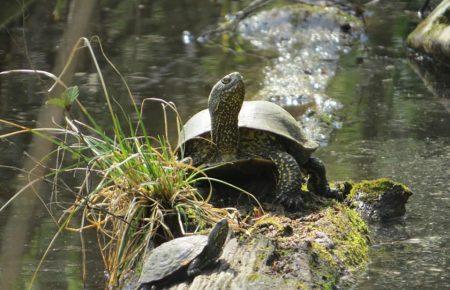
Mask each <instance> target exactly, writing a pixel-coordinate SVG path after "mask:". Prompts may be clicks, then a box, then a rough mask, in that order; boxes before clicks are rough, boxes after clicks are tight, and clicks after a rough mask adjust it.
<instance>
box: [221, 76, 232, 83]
mask: <svg viewBox="0 0 450 290" xmlns="http://www.w3.org/2000/svg"><path fill="white" fill-rule="evenodd" d="M230 82H231V78H230V77H228V76H227V77H224V78H223V79H222V83H223V84H225V85H226V84H228V83H230Z"/></svg>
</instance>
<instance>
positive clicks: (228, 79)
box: [208, 72, 245, 161]
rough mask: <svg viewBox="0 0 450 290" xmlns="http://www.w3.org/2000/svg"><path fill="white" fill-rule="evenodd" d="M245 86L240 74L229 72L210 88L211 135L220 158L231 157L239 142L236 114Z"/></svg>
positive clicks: (234, 154) (241, 102) (234, 153)
mask: <svg viewBox="0 0 450 290" xmlns="http://www.w3.org/2000/svg"><path fill="white" fill-rule="evenodd" d="M244 96H245V86H244V81H243V78H242V75H241V74H240V73H238V72H233V73H230V74H228V75H226V76H224V77H223V78H222V79H221V80H219V81H218V82H217V83H216V84H215V85H214V87H213V88H212V90H211V93H210V94H209V99H208V109H209V114H210V116H211V137H212V141H213V143H215V144H216V146H217V149H218V153H219V157H221V159H222V160H225V161H229V160H227V159H233V157H235V156H236V153H237V149H238V144H239V122H238V116H239V111H240V110H241V107H242V104H243V103H244Z"/></svg>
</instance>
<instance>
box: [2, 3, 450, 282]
mask: <svg viewBox="0 0 450 290" xmlns="http://www.w3.org/2000/svg"><path fill="white" fill-rule="evenodd" d="M62 2H64V3H66V4H67V3H69V2H66V1H62ZM72 2H74V3H76V2H77V1H72ZM72 2H70V3H71V4H67V5H66V6H63V7H62V8H61V9H62V10H63V11H66V12H70V13H69V14H68V15H69V16H70V17H67V16H64V15H67V13H63V14H62V15H63V18H62V19H61V21H59V22H55V21H54V20H53V19H52V17H51V15H52V12H53V9H54V5H55V4H54V1H50V0H45V1H39V4H38V3H33V4H31V5H29V6H28V8H27V9H28V10H27V15H28V17H27V18H26V20H25V28H23V27H22V25H21V20H20V19H19V20H17V22H12V23H10V24H9V25H8V26H7V28H3V29H2V30H0V40H1V41H0V70H6V69H15V68H29V67H30V63H31V64H32V65H33V67H36V68H39V69H44V70H49V71H52V70H54V71H57V70H58V69H57V67H58V66H60V65H61V61H62V60H61V59H60V57H62V54H64V49H63V47H64V44H62V43H60V39H61V37H62V35H68V34H70V31H71V30H73V29H76V28H77V27H78V26H79V25H82V23H83V22H85V23H84V24H86V27H85V28H84V29H85V31H86V32H83V34H84V35H94V34H98V35H100V37H101V39H102V40H103V42H104V44H105V47H106V49H107V53H108V55H109V56H111V58H112V61H113V62H114V64H116V65H117V66H118V68H119V69H120V71H121V72H123V74H124V75H125V77H126V79H127V80H128V81H129V83H130V85H131V87H132V88H133V91H134V94H135V96H136V98H137V100H138V102H142V101H143V99H144V98H146V97H159V98H163V99H165V100H168V101H173V102H175V103H176V104H177V106H178V108H179V110H180V113H181V115H182V117H183V119H184V120H186V118H187V117H189V116H191V115H192V114H194V113H196V112H197V111H199V110H200V109H203V108H204V107H205V106H206V102H207V98H206V96H207V95H208V93H209V90H210V88H211V85H212V84H213V83H214V82H215V81H216V80H217V79H219V78H220V77H221V76H223V75H224V74H225V73H227V72H230V71H240V72H242V73H243V74H244V75H245V76H246V84H247V87H248V93H249V95H253V94H254V93H255V92H257V91H258V90H259V86H260V84H259V80H260V79H261V71H263V67H264V66H265V65H267V64H268V63H269V61H268V57H267V56H265V55H262V53H261V52H259V51H257V50H255V49H254V48H252V47H251V46H249V45H248V43H246V42H244V41H242V40H241V39H239V37H238V38H237V39H230V38H228V37H222V38H220V39H219V40H218V41H217V42H213V43H210V44H207V45H205V46H199V45H197V44H196V43H195V42H192V40H191V39H190V38H189V35H190V34H189V33H187V32H184V31H189V32H190V33H193V34H194V35H195V34H198V33H199V32H201V31H203V30H204V29H205V28H207V27H210V26H212V25H214V24H215V23H217V21H218V19H220V18H221V17H223V16H224V15H225V14H227V13H229V12H233V11H237V10H239V9H240V7H243V6H244V5H245V3H242V2H238V1H223V2H220V3H219V2H216V1H187V0H177V1H164V0H159V1H140V2H138V1H103V2H102V5H101V6H98V5H97V6H96V7H95V8H93V7H92V13H93V14H92V17H87V16H86V15H87V14H83V15H85V17H84V18H82V20H80V21H78V22H77V25H74V24H73V23H72V22H71V19H72V20H73V19H74V18H73V17H75V15H76V13H77V12H78V13H81V12H82V10H79V11H76V9H88V7H83V8H77V5H73V3H72ZM89 2H91V1H89ZM420 2H421V1H406V0H405V1H398V0H397V1H381V2H380V3H379V4H378V6H376V7H375V8H373V14H372V15H371V16H369V17H368V18H367V23H368V40H367V42H366V43H365V48H364V49H359V50H355V51H354V52H351V53H349V54H345V55H343V58H342V61H341V65H340V69H339V71H338V73H337V75H336V76H335V78H334V80H333V81H332V82H331V83H330V85H329V88H328V92H327V93H328V95H329V96H331V97H332V98H335V99H337V100H338V101H340V102H341V103H342V104H343V105H344V109H342V110H341V114H342V118H343V126H342V129H340V130H337V131H336V132H335V134H334V135H333V137H332V139H331V140H330V145H329V146H327V147H325V148H322V149H321V151H320V152H319V155H321V157H322V158H323V159H324V161H325V162H326V164H327V165H328V168H329V175H330V177H331V179H348V178H353V179H356V180H357V179H364V178H376V177H381V176H389V177H392V178H394V179H396V180H399V181H402V182H405V183H407V184H408V185H410V186H411V188H412V190H413V191H414V192H415V195H413V196H412V198H411V199H410V203H409V205H408V214H407V216H406V217H405V218H404V219H403V220H402V221H399V222H394V223H393V224H391V225H389V226H384V227H383V226H382V227H379V228H377V229H376V232H375V236H374V246H373V248H372V257H371V259H372V262H371V264H370V266H369V269H368V271H367V273H366V274H365V275H364V276H362V277H361V278H360V281H359V283H358V284H357V286H355V287H356V288H360V289H385V288H391V289H397V288H407V289H414V288H415V289H421V288H423V286H424V285H426V286H429V287H430V288H431V287H434V288H441V289H442V288H445V287H449V286H450V285H449V284H448V283H449V281H450V277H449V274H448V273H450V271H449V270H450V269H449V260H448V259H449V258H448V257H449V249H450V248H449V246H448V245H449V240H450V238H449V236H448V234H446V233H447V229H448V227H449V226H450V224H449V221H448V220H449V219H448V212H449V207H450V201H449V196H448V195H449V192H448V188H449V186H450V183H449V175H450V172H449V169H448V164H450V162H449V161H450V153H449V152H450V128H449V124H450V117H449V113H448V109H446V107H445V104H448V96H444V95H442V93H441V92H448V91H449V88H448V87H444V88H441V87H440V88H439V89H438V90H435V92H434V93H430V91H429V90H428V89H427V86H430V84H428V83H427V85H426V86H425V85H424V84H423V82H422V80H421V77H419V76H418V74H416V72H415V70H414V69H413V67H414V66H413V65H411V64H410V63H409V60H408V58H407V55H406V50H405V42H404V39H405V37H406V35H407V33H408V32H409V31H411V30H412V29H413V27H414V25H415V23H413V22H412V21H411V20H412V17H411V13H407V12H405V10H409V11H415V10H416V9H418V7H420V5H421V3H420ZM92 3H94V2H92ZM88 6H89V5H88ZM392 11H395V12H396V13H392ZM175 16H176V17H175ZM72 26H74V27H72ZM23 35H25V36H26V42H25V41H24V39H23ZM183 35H185V36H186V37H187V38H185V39H183ZM72 37H73V38H72V39H75V38H77V37H78V36H75V35H73V36H72ZM25 47H26V48H27V49H28V50H27V53H25ZM361 59H362V60H363V61H362V63H361ZM103 65H104V63H103ZM105 70H106V71H105V75H106V79H107V80H110V81H109V84H108V85H109V86H110V87H111V89H112V94H113V95H114V96H115V97H116V98H117V99H118V100H119V101H120V102H122V103H124V104H126V102H127V100H126V98H127V97H126V93H125V91H124V90H123V88H122V87H121V85H120V82H119V79H118V78H117V77H116V76H114V75H113V73H112V71H109V70H107V69H105ZM430 82H431V83H432V82H433V80H431V81H430ZM434 82H435V81H434ZM73 83H76V84H78V85H80V88H81V96H82V100H83V102H84V104H85V105H86V106H87V107H89V108H90V109H91V111H92V112H93V113H94V114H97V116H98V118H99V120H100V122H101V123H103V124H105V125H106V124H108V122H109V120H106V119H104V120H101V118H102V117H101V116H102V113H104V106H105V105H104V99H103V96H102V94H101V92H100V91H99V87H98V78H97V75H96V74H95V73H94V70H93V67H92V64H91V63H90V62H89V61H88V60H87V59H78V60H77V64H76V72H75V73H74V75H73ZM47 88H48V82H47V81H45V80H42V79H39V78H35V77H13V78H12V77H11V78H8V79H6V78H0V117H1V118H5V119H8V120H14V121H18V122H21V123H23V124H25V125H29V126H35V125H36V123H42V119H41V118H40V117H39V116H40V114H42V113H41V112H42V111H41V110H43V109H41V108H44V107H42V104H43V100H44V99H45V97H46V95H45V94H44V93H43V92H44V91H45V90H46V89H47ZM447 108H448V107H447ZM125 109H126V110H127V108H126V107H125ZM145 112H146V113H145V117H146V122H148V123H149V124H151V125H152V126H148V127H152V128H154V132H153V133H161V132H162V129H163V128H162V122H161V120H162V113H161V111H160V109H159V108H158V107H157V106H151V105H146V110H145ZM47 115H49V114H47ZM103 118H104V117H103ZM36 120H37V121H36ZM7 130H8V129H7V128H4V127H1V126H0V133H4V132H7ZM171 130H172V131H171V132H172V133H173V132H174V130H175V128H174V126H173V128H171ZM10 141H11V142H13V143H8V142H3V141H2V142H1V143H0V164H5V165H10V166H19V167H23V166H24V163H27V162H29V161H26V160H27V158H26V157H24V151H25V150H27V151H28V152H29V153H30V154H35V153H33V152H34V151H33V150H38V149H42V148H43V146H41V145H36V143H34V142H35V141H34V140H32V139H31V138H30V137H26V136H21V137H15V138H13V139H11V140H10ZM44 148H45V146H44ZM25 167H26V166H25ZM19 179H20V176H17V173H15V172H11V171H9V170H4V169H0V190H1V191H0V201H1V202H2V203H3V202H4V201H6V200H7V199H8V198H9V197H10V196H11V194H12V193H13V192H15V191H16V190H17V189H18V188H20V186H21V184H20V182H19V181H18V180H19ZM43 186H45V185H43ZM42 191H43V192H44V194H45V192H46V189H42ZM47 198H48V197H47ZM32 199H35V197H34V195H33V193H31V192H30V193H29V194H27V195H26V196H24V200H25V201H26V202H30V200H32ZM44 199H45V197H44ZM32 203H34V204H35V205H33V206H32V207H30V208H29V211H27V213H26V214H23V212H20V211H19V210H17V211H15V210H14V207H11V208H10V209H8V210H7V211H6V212H4V213H2V214H1V215H0V232H1V233H2V237H1V241H0V242H1V247H2V251H3V252H2V253H3V254H2V261H0V279H1V280H0V281H1V282H2V283H7V284H6V285H7V287H11V288H13V289H23V288H24V285H26V284H27V283H28V282H29V281H30V278H31V275H32V274H33V271H34V269H35V268H36V266H37V264H38V261H39V259H40V257H41V256H42V253H43V251H44V250H45V248H46V247H47V245H48V243H49V242H50V239H51V237H52V236H53V234H54V233H55V232H56V230H57V229H56V227H55V226H54V224H53V222H52V221H51V219H50V217H49V216H48V214H47V213H46V212H45V211H44V209H43V208H42V206H39V205H36V204H37V201H34V202H32ZM15 207H17V208H19V205H16V206H15ZM33 208H34V209H33ZM14 218H16V219H17V221H15V222H11V220H14ZM8 228H9V229H11V230H8ZM8 231H11V232H9V233H8ZM92 234H94V233H92ZM87 241H88V243H90V244H87V245H86V248H87V249H88V250H89V251H90V252H89V253H87V257H88V260H87V270H88V271H90V273H89V275H87V281H86V282H87V284H86V285H85V286H86V287H87V288H89V289H97V288H99V289H101V288H103V285H104V284H103V279H102V272H101V269H102V262H101V259H100V258H98V257H97V256H96V255H95V253H96V249H95V244H96V243H95V238H94V237H92V239H89V238H88V239H87ZM8 245H13V246H15V247H16V248H17V249H16V250H17V251H18V252H17V254H14V257H11V256H8V254H12V253H13V252H9V251H8V250H5V249H8ZM5 252H6V253H5ZM5 261H7V262H9V264H6V263H5ZM81 265H82V261H81V247H80V242H79V237H78V235H76V234H73V233H66V234H64V235H63V236H62V237H60V238H59V240H58V241H57V243H56V244H55V246H54V247H53V248H52V251H51V253H50V255H49V257H48V258H47V260H46V262H45V263H44V265H43V267H42V271H41V273H40V274H39V276H38V280H37V282H36V287H37V288H41V289H80V288H81V287H82V268H81ZM92 273H94V274H92ZM11 285H14V286H11Z"/></svg>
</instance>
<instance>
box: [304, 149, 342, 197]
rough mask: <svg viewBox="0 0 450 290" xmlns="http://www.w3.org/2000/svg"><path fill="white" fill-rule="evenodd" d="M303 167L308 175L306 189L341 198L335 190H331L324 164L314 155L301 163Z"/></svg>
mask: <svg viewBox="0 0 450 290" xmlns="http://www.w3.org/2000/svg"><path fill="white" fill-rule="evenodd" d="M303 169H304V170H305V171H306V173H307V174H308V175H309V178H308V190H309V191H312V192H314V193H316V194H319V195H322V196H325V197H328V198H336V199H342V197H341V196H340V195H339V192H338V191H337V190H331V189H330V186H329V185H328V181H327V175H326V170H325V165H324V164H323V162H322V161H321V160H320V159H318V158H315V157H309V159H308V161H306V163H305V164H304V165H303Z"/></svg>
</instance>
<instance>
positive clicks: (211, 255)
mask: <svg viewBox="0 0 450 290" xmlns="http://www.w3.org/2000/svg"><path fill="white" fill-rule="evenodd" d="M228 230H229V227H228V221H227V219H222V220H221V221H219V222H218V223H217V224H216V225H215V226H214V227H213V229H212V230H211V232H210V233H209V235H208V242H207V244H206V246H205V248H204V249H203V251H202V252H201V253H200V254H199V255H198V257H197V258H195V259H194V260H193V261H192V262H191V263H190V264H189V266H188V269H187V273H188V276H189V277H193V276H195V275H197V274H198V273H200V272H201V271H202V270H203V269H205V268H207V267H208V266H209V265H211V264H212V263H214V262H215V261H216V260H217V259H218V258H219V257H220V255H221V254H222V249H223V246H224V245H225V241H226V240H227V236H228Z"/></svg>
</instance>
